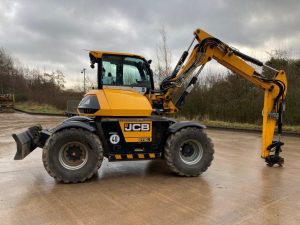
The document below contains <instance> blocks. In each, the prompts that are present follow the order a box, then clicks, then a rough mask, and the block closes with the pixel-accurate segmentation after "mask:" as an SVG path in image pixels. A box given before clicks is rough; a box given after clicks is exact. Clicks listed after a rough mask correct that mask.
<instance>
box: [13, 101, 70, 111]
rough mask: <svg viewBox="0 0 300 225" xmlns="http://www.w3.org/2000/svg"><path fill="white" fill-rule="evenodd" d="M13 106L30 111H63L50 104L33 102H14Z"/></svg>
mask: <svg viewBox="0 0 300 225" xmlns="http://www.w3.org/2000/svg"><path fill="white" fill-rule="evenodd" d="M15 108H16V109H20V110H22V111H25V112H31V113H53V114H63V113H64V111H63V110H60V109H57V108H55V107H54V106H52V105H48V104H40V103H35V102H16V103H15Z"/></svg>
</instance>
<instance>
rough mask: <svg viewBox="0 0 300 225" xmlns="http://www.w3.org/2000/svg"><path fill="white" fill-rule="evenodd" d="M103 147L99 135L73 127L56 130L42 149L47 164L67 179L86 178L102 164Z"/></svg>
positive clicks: (58, 176) (56, 175)
mask: <svg viewBox="0 0 300 225" xmlns="http://www.w3.org/2000/svg"><path fill="white" fill-rule="evenodd" d="M102 160H103V150H102V146H101V142H100V140H99V138H98V137H97V136H96V135H95V134H93V133H91V132H89V131H86V130H82V129H77V128H71V129H65V130H62V131H59V132H57V133H54V134H53V135H52V136H51V137H50V138H49V140H48V141H47V143H46V144H45V147H44V150H43V163H44V167H45V169H46V170H47V172H48V173H49V174H50V176H52V177H54V178H55V179H56V180H57V181H62V182H64V183H70V182H71V183H77V182H84V181H85V180H87V179H89V178H91V177H92V176H93V175H94V174H95V173H97V171H98V169H99V168H100V166H101V163H102Z"/></svg>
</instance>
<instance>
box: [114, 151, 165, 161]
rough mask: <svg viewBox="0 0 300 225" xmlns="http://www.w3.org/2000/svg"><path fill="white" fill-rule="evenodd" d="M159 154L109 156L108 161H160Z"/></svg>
mask: <svg viewBox="0 0 300 225" xmlns="http://www.w3.org/2000/svg"><path fill="white" fill-rule="evenodd" d="M160 158H161V153H138V154H109V156H108V160H109V161H110V162H111V161H129V160H147V159H160Z"/></svg>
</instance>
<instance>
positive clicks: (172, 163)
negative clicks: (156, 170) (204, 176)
mask: <svg viewBox="0 0 300 225" xmlns="http://www.w3.org/2000/svg"><path fill="white" fill-rule="evenodd" d="M184 148H185V152H183V150H184ZM197 149H198V150H197ZM213 154H214V149H213V144H212V142H211V139H210V138H208V137H207V135H206V133H205V132H204V131H203V130H201V129H199V128H195V127H188V128H184V129H181V130H179V131H177V132H176V133H174V134H171V135H170V136H169V137H168V139H167V141H166V145H165V152H164V156H165V160H166V163H167V165H168V166H169V168H170V169H171V170H172V171H173V172H175V173H176V174H178V175H180V176H187V177H194V176H199V175H200V174H201V173H203V172H204V171H206V170H207V168H208V167H209V166H210V164H211V162H212V160H213V159H214V156H213Z"/></svg>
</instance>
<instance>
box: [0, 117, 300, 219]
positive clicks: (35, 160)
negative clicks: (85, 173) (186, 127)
mask: <svg viewBox="0 0 300 225" xmlns="http://www.w3.org/2000/svg"><path fill="white" fill-rule="evenodd" d="M64 119H65V118H64V117H50V116H33V115H27V114H22V113H10V114H8V113H6V114H5V113H4V114H0V224H2V225H4V224H9V225H11V224H22V225H24V224H104V225H106V224H112V225H113V224H122V225H126V224H138V225H143V224H145V225H146V224H147V225H150V224H161V225H169V224H170V225H175V224H184V225H192V224H195V225H201V224H224V225H227V224H228V225H232V224H243V225H245V224H251V225H252V224H272V225H276V224H284V225H288V224H295V225H296V224H297V225H298V224H300V163H299V162H300V160H299V159H300V137H292V136H284V137H283V141H284V142H285V145H284V146H283V153H282V156H283V157H284V158H285V164H284V166H283V167H275V168H270V167H267V166H266V164H265V162H264V160H262V159H261V158H260V145H261V137H260V134H259V133H249V132H235V131H222V130H209V129H207V130H206V132H207V133H208V135H209V137H211V138H212V141H213V143H214V145H215V159H214V161H213V163H212V165H211V167H210V168H209V169H208V170H207V171H206V172H205V173H203V174H202V175H201V176H199V177H195V178H185V177H178V176H176V175H174V174H173V173H171V172H170V171H169V170H168V168H167V167H166V165H165V163H164V161H163V160H156V161H131V162H113V163H108V161H107V160H106V159H105V160H104V161H103V164H102V167H101V168H100V170H99V172H98V176H95V177H94V178H92V179H91V180H90V181H88V182H86V183H79V184H62V183H57V182H55V180H54V179H53V178H52V177H50V176H49V175H48V173H47V172H46V171H45V169H44V167H43V163H42V151H41V149H36V150H35V151H34V152H32V153H31V154H30V155H29V156H27V157H26V158H25V159H24V160H22V161H14V160H13V157H14V154H15V152H16V145H15V143H14V140H13V138H12V137H11V134H12V133H18V132H22V131H24V130H25V129H27V128H28V127H29V126H32V125H35V124H37V123H39V124H42V125H43V127H53V126H56V125H57V124H58V123H59V122H61V121H63V120H64Z"/></svg>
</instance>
